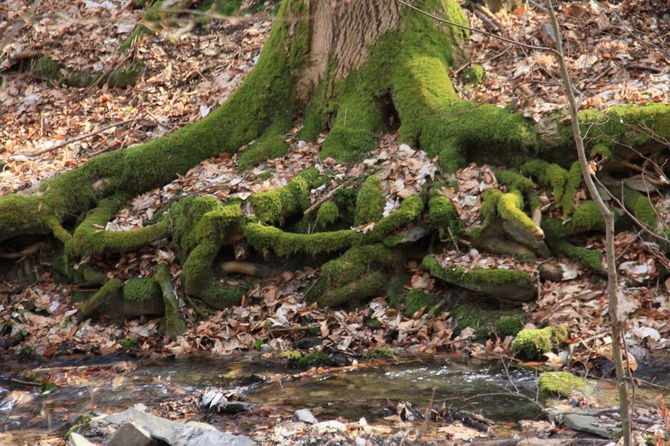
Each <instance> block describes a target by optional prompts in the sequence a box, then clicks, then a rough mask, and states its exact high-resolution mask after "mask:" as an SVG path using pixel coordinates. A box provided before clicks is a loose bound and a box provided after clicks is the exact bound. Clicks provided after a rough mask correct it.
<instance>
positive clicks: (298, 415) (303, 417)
mask: <svg viewBox="0 0 670 446" xmlns="http://www.w3.org/2000/svg"><path fill="white" fill-rule="evenodd" d="M293 420H294V421H302V422H303V423H307V424H316V423H318V421H317V419H316V417H315V416H314V415H313V414H312V412H311V411H310V410H309V409H300V410H296V411H295V413H294V414H293Z"/></svg>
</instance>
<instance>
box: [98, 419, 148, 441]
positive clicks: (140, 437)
mask: <svg viewBox="0 0 670 446" xmlns="http://www.w3.org/2000/svg"><path fill="white" fill-rule="evenodd" d="M102 444H103V445H104V446H127V445H130V444H131V445H133V446H151V445H154V444H156V441H155V440H154V439H153V438H151V433H150V432H149V431H148V430H146V429H144V428H142V426H139V425H137V424H136V423H133V422H130V423H123V424H122V425H121V427H119V429H118V430H117V431H116V432H114V434H112V435H111V436H109V437H108V438H106V439H105V441H103V443H102Z"/></svg>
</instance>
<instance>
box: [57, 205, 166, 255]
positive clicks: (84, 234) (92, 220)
mask: <svg viewBox="0 0 670 446" xmlns="http://www.w3.org/2000/svg"><path fill="white" fill-rule="evenodd" d="M124 198H126V197H125V196H123V195H114V196H111V197H108V198H105V199H103V200H101V201H100V202H99V204H98V207H97V208H95V209H93V210H91V211H89V212H88V213H87V215H86V218H85V219H84V221H83V222H82V223H81V224H80V225H79V226H78V227H77V229H76V230H75V232H74V235H73V237H72V240H71V242H70V243H69V244H68V245H66V247H67V250H68V252H69V253H72V254H75V255H78V256H85V255H91V254H99V253H102V252H124V251H132V250H134V249H138V248H140V247H142V246H145V245H147V244H149V243H151V242H154V241H156V240H159V239H161V238H165V237H167V236H168V235H169V222H168V221H167V220H164V221H162V222H160V223H159V224H156V225H151V226H146V227H144V228H140V229H135V230H132V231H104V230H101V228H102V227H104V226H105V225H107V223H108V222H109V221H110V220H111V219H112V218H113V216H114V214H115V213H116V211H117V210H118V209H119V207H120V205H121V203H123V202H124V201H125V200H124Z"/></svg>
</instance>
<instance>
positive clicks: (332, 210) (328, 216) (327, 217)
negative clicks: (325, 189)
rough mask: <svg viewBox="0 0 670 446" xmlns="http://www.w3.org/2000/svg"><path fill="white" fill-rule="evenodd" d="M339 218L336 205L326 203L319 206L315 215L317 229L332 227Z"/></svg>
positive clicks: (329, 202)
mask: <svg viewBox="0 0 670 446" xmlns="http://www.w3.org/2000/svg"><path fill="white" fill-rule="evenodd" d="M339 218H340V210H339V208H338V207H337V204H335V203H333V202H332V201H326V202H325V203H323V204H322V205H321V206H319V210H318V211H317V214H316V222H317V227H318V228H320V229H325V228H326V227H327V226H329V225H332V224H333V223H335V222H336V221H337V220H338V219H339Z"/></svg>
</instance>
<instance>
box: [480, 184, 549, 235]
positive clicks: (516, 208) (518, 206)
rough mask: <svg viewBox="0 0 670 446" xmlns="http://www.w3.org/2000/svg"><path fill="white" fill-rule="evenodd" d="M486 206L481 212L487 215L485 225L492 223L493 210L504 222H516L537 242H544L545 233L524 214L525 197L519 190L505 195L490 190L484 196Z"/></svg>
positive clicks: (483, 206) (496, 190)
mask: <svg viewBox="0 0 670 446" xmlns="http://www.w3.org/2000/svg"><path fill="white" fill-rule="evenodd" d="M482 198H483V199H484V204H483V205H482V208H481V212H482V214H483V215H485V216H486V217H485V225H486V224H488V223H489V222H490V218H491V214H492V211H493V208H494V207H495V213H496V214H497V215H498V216H500V218H502V219H503V220H506V221H510V222H514V223H515V224H517V225H519V226H520V227H521V228H523V229H524V230H525V231H526V233H528V234H529V235H531V236H532V237H533V238H535V240H542V239H543V238H544V233H543V232H542V230H541V229H540V228H538V227H537V226H536V225H535V223H534V222H533V220H532V219H531V218H530V217H529V216H528V215H526V214H525V213H524V212H523V197H522V196H521V192H520V191H519V190H515V189H512V191H511V192H508V193H503V192H501V191H500V190H498V189H489V190H487V191H485V192H484V193H483V194H482Z"/></svg>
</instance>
